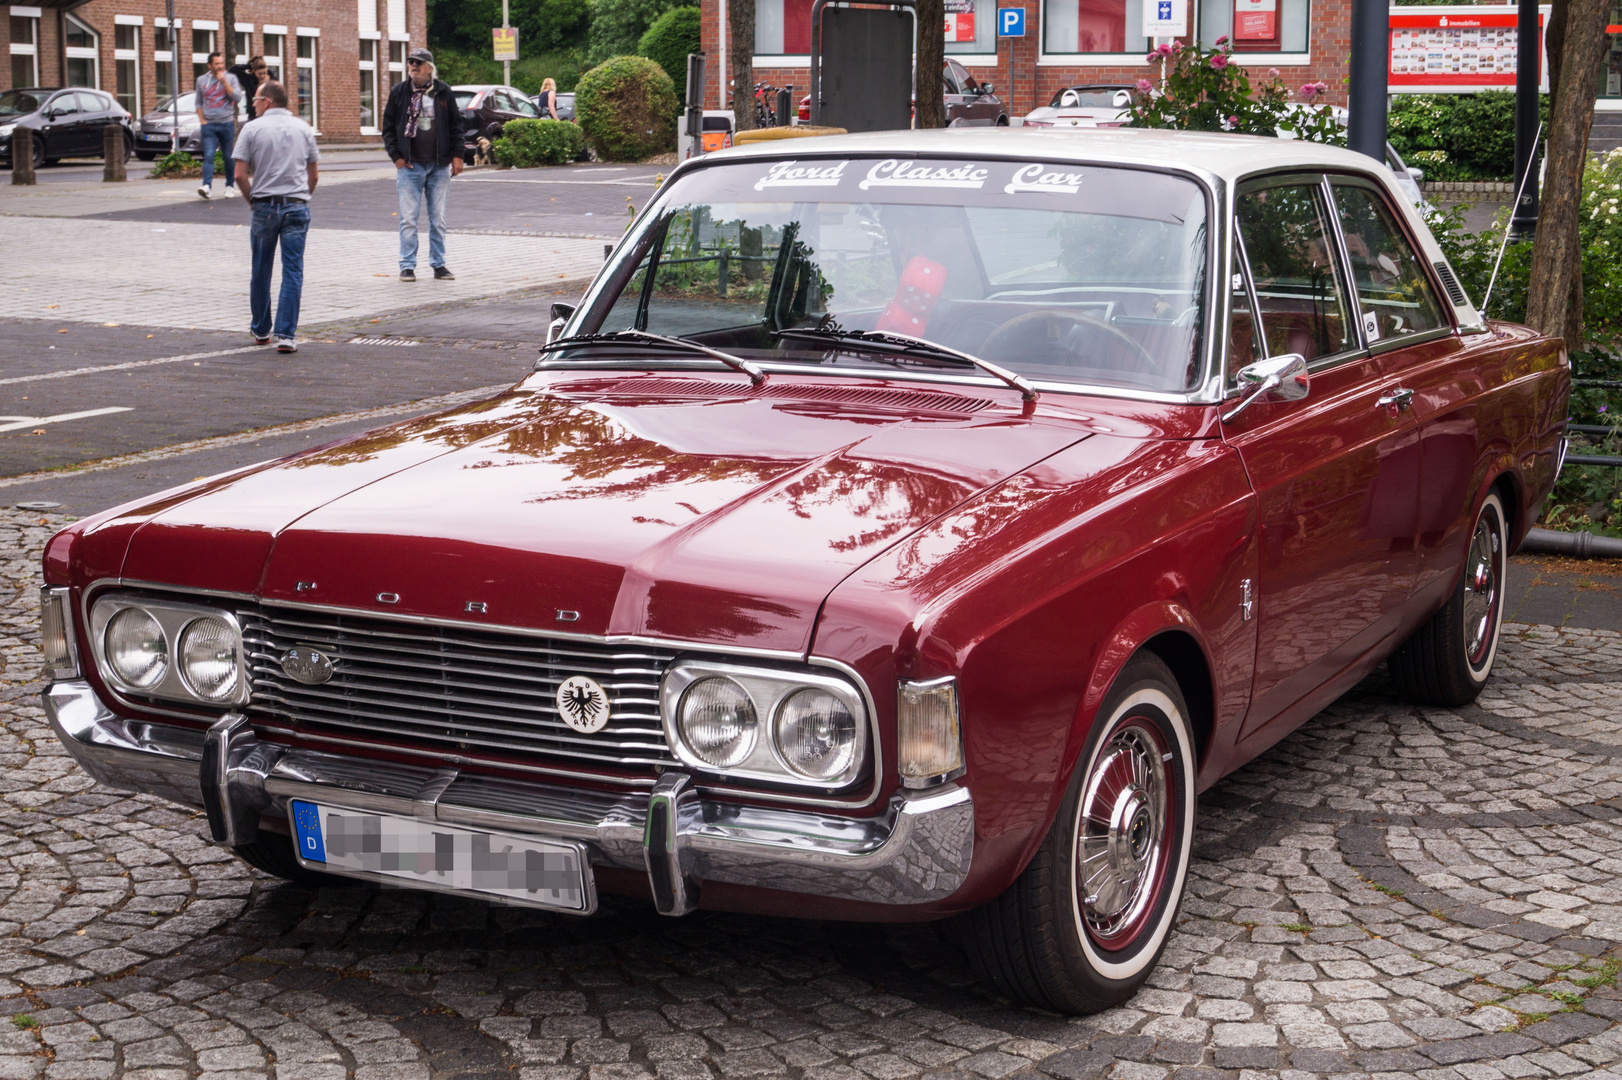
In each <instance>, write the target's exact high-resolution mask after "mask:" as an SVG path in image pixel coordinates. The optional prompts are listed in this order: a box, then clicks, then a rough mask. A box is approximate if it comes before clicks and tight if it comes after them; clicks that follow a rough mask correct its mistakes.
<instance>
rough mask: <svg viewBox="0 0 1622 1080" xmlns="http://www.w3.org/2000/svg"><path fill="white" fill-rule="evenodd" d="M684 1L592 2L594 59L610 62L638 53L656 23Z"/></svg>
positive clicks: (605, 0)
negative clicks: (610, 59)
mask: <svg viewBox="0 0 1622 1080" xmlns="http://www.w3.org/2000/svg"><path fill="white" fill-rule="evenodd" d="M679 3H680V0H591V58H592V59H593V60H598V61H602V60H606V59H608V58H609V57H611V56H625V55H629V54H632V53H635V52H636V49H637V43H638V42H640V41H641V40H642V35H643V34H645V33H647V32H648V27H650V26H652V25H653V23H654V21H655V20H656V19H658V18H659V16H661V15H663V14H664V13H665V12H667V11H669V10H670V9H671V8H673V7H676V6H677V5H678V4H679Z"/></svg>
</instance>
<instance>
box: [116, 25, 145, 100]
mask: <svg viewBox="0 0 1622 1080" xmlns="http://www.w3.org/2000/svg"><path fill="white" fill-rule="evenodd" d="M145 22H146V20H145V19H143V18H141V17H140V16H139V15H114V16H113V100H114V101H118V63H119V61H121V60H128V61H130V62H131V63H133V64H134V65H135V108H133V109H131V110H130V113H131V114H132V115H134V116H140V115H141V112H142V108H141V27H142V26H143V25H144V24H145ZM120 26H133V27H134V28H135V48H133V49H120V48H119V47H118V29H117V28H118V27H120ZM119 104H121V105H122V104H123V102H119Z"/></svg>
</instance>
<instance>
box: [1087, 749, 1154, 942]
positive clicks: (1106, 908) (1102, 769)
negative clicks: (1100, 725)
mask: <svg viewBox="0 0 1622 1080" xmlns="http://www.w3.org/2000/svg"><path fill="white" fill-rule="evenodd" d="M1164 754H1165V748H1164V746H1163V744H1162V740H1161V739H1160V736H1159V733H1158V732H1157V731H1155V730H1154V729H1153V728H1151V727H1150V726H1148V723H1147V721H1144V720H1135V719H1134V720H1128V721H1127V722H1126V723H1125V724H1123V725H1122V726H1121V727H1120V728H1119V729H1117V730H1116V731H1114V732H1113V733H1111V734H1110V736H1109V739H1108V740H1107V741H1106V742H1105V744H1104V747H1103V749H1101V750H1100V751H1099V754H1098V758H1097V760H1096V761H1095V762H1094V764H1093V770H1092V773H1091V774H1090V775H1089V776H1088V777H1087V782H1086V786H1085V787H1084V788H1083V789H1082V795H1081V816H1080V821H1079V823H1078V827H1077V830H1076V834H1077V835H1076V894H1077V897H1078V898H1079V900H1080V903H1081V909H1082V916H1083V918H1084V919H1085V921H1086V924H1087V929H1088V931H1089V933H1090V934H1091V935H1092V936H1093V938H1094V939H1095V940H1097V941H1098V943H1099V944H1100V945H1104V946H1106V947H1110V948H1122V947H1124V946H1126V945H1128V944H1130V943H1131V941H1132V939H1133V938H1135V937H1136V936H1137V934H1138V932H1139V931H1140V930H1142V928H1143V926H1144V924H1145V922H1146V921H1147V915H1148V913H1149V910H1150V908H1151V907H1152V906H1153V904H1154V900H1155V896H1156V895H1157V893H1158V892H1159V888H1158V886H1159V882H1160V879H1161V878H1162V877H1163V876H1164V873H1165V868H1166V857H1167V847H1168V844H1167V841H1168V839H1169V837H1168V835H1167V820H1166V818H1167V803H1168V795H1167V782H1166V762H1165V760H1164Z"/></svg>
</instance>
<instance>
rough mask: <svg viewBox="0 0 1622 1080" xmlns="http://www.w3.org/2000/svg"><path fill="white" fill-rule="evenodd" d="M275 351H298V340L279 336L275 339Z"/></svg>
mask: <svg viewBox="0 0 1622 1080" xmlns="http://www.w3.org/2000/svg"><path fill="white" fill-rule="evenodd" d="M276 351H277V352H279V353H290V352H298V342H296V341H294V340H293V339H292V338H290V337H279V338H277V339H276Z"/></svg>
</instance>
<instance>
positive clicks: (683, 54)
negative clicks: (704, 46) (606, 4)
mask: <svg viewBox="0 0 1622 1080" xmlns="http://www.w3.org/2000/svg"><path fill="white" fill-rule="evenodd" d="M698 50H699V14H698V8H696V7H679V8H671V9H670V10H669V11H667V12H665V13H664V14H663V15H661V16H659V17H658V18H657V19H655V20H654V23H653V25H652V26H650V27H648V32H647V33H645V34H643V35H642V40H641V41H639V42H637V46H636V51H637V53H638V54H640V55H642V56H646V57H647V58H648V59H649V60H652V61H653V62H654V63H656V64H658V65H659V66H660V67H662V68H664V69H665V74H666V75H669V76H670V81H671V82H672V83H674V84H675V86H676V100H677V101H678V102H681V101H685V100H686V99H687V54H688V53H696V52H698Z"/></svg>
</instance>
